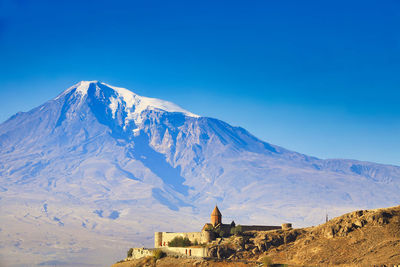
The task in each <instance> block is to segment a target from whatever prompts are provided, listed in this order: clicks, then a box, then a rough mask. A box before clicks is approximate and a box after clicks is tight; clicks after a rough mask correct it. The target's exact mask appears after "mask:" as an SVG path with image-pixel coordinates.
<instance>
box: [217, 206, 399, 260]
mask: <svg viewBox="0 0 400 267" xmlns="http://www.w3.org/2000/svg"><path fill="white" fill-rule="evenodd" d="M210 253H211V256H218V255H220V257H224V258H228V259H232V260H238V259H247V260H260V258H261V257H263V256H268V257H269V258H270V259H271V260H272V262H274V263H287V264H293V265H297V264H300V265H304V264H307V265H309V264H311V265H321V264H328V265H340V264H345V265H347V264H350V265H353V264H357V265H364V264H367V265H373V264H376V265H378V264H379V265H381V264H399V263H400V206H397V207H393V208H386V209H376V210H359V211H355V212H351V213H347V214H345V215H342V216H340V217H337V218H334V219H332V220H330V221H328V222H327V223H325V224H322V225H319V226H315V227H309V228H302V229H292V230H290V231H269V232H249V233H244V234H243V236H234V237H231V238H229V239H225V240H222V241H221V242H220V244H213V246H212V248H211V251H210Z"/></svg>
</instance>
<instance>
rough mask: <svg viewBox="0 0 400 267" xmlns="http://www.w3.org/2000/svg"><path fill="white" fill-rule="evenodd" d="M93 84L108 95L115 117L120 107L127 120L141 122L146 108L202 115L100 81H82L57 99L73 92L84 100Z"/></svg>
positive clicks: (191, 115) (187, 114)
mask: <svg viewBox="0 0 400 267" xmlns="http://www.w3.org/2000/svg"><path fill="white" fill-rule="evenodd" d="M91 85H94V86H95V92H96V93H95V94H96V95H97V96H99V95H103V96H107V97H106V100H107V101H106V102H108V103H109V104H108V107H109V108H110V109H111V112H112V114H113V117H114V116H115V114H116V112H117V109H118V107H124V110H125V112H126V113H127V120H131V119H133V120H135V122H139V123H140V122H141V116H140V114H141V113H142V112H143V111H145V110H162V111H166V112H179V113H183V114H184V115H186V116H188V117H194V118H198V117H200V116H199V115H196V114H193V113H191V112H189V111H187V110H185V109H183V108H181V107H180V106H178V105H176V104H174V103H172V102H169V101H165V100H161V99H158V98H150V97H144V96H140V95H138V94H135V93H134V92H132V91H130V90H128V89H126V88H122V87H116V86H112V85H109V84H106V83H103V82H99V81H81V82H79V83H77V84H75V85H73V86H71V87H70V88H68V89H67V90H65V91H64V92H63V93H61V94H60V95H59V96H57V98H56V100H57V99H59V98H60V97H62V96H66V95H68V94H69V93H71V92H73V93H74V94H79V95H80V99H81V101H83V100H84V99H85V97H87V95H88V92H89V88H90V87H91ZM101 91H103V94H101V93H100V92H101ZM105 91H107V93H105ZM104 93H105V94H104Z"/></svg>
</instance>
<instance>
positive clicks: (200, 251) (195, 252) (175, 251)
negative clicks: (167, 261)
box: [161, 247, 208, 258]
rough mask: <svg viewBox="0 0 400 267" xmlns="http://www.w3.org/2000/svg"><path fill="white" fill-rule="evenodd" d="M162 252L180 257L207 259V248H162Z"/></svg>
mask: <svg viewBox="0 0 400 267" xmlns="http://www.w3.org/2000/svg"><path fill="white" fill-rule="evenodd" d="M161 250H162V251H164V252H165V253H167V255H180V256H187V257H200V258H203V257H207V252H208V249H207V248H192V247H187V248H174V247H165V248H161Z"/></svg>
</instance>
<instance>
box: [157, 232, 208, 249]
mask: <svg viewBox="0 0 400 267" xmlns="http://www.w3.org/2000/svg"><path fill="white" fill-rule="evenodd" d="M178 236H179V237H183V238H185V237H187V238H188V239H189V240H190V242H192V243H195V242H196V241H197V243H207V242H210V239H211V238H210V233H209V232H207V231H203V232H187V233H171V232H155V233H154V247H155V248H160V247H168V242H171V241H172V239H174V238H175V237H178Z"/></svg>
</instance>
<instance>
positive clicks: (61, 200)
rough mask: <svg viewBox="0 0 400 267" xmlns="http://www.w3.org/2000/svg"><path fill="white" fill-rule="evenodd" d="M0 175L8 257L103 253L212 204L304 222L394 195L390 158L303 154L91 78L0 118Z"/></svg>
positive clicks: (387, 201)
mask: <svg viewBox="0 0 400 267" xmlns="http://www.w3.org/2000/svg"><path fill="white" fill-rule="evenodd" d="M0 182H1V183H0V186H1V187H0V216H1V218H0V219H1V221H2V222H4V225H2V226H1V228H2V231H0V240H1V241H0V246H1V247H2V249H1V250H0V259H1V258H2V257H3V258H5V259H6V260H7V261H8V260H9V258H12V257H14V256H15V257H17V258H18V255H21V253H22V254H25V253H28V254H27V255H29V256H30V257H32V258H34V259H36V260H37V261H38V262H40V261H42V260H60V259H61V260H62V259H63V258H65V261H66V262H72V261H73V260H74V259H75V258H76V259H77V260H79V259H81V257H82V255H85V257H86V258H87V259H88V262H96V261H93V259H92V258H90V257H93V258H95V259H97V257H98V256H97V255H98V251H99V250H101V251H104V254H103V253H102V254H101V255H104V257H106V256H107V257H109V258H108V260H109V262H112V261H113V260H114V259H117V258H120V257H121V255H120V254H117V253H120V251H121V249H120V250H119V251H118V250H117V249H118V247H120V248H125V247H129V246H132V243H134V244H136V245H141V244H143V245H151V244H152V232H153V231H155V230H158V229H160V230H164V231H174V230H175V231H177V230H180V231H182V230H187V231H192V230H198V229H199V228H200V227H201V226H202V224H203V223H204V222H205V221H208V217H209V212H210V211H211V210H210V209H211V208H212V206H213V205H214V204H215V203H216V202H218V205H219V206H220V207H221V208H222V210H221V211H222V214H223V216H224V217H223V219H224V220H226V221H228V220H233V219H234V220H235V221H236V222H237V223H242V224H244V223H254V224H277V223H281V222H283V221H290V222H293V223H294V224H295V225H310V224H315V223H319V222H320V221H321V220H322V219H323V218H324V216H325V212H326V210H329V213H330V214H332V215H338V214H340V213H342V212H347V211H349V210H353V209H357V208H375V207H379V206H392V205H395V204H396V203H398V202H399V199H400V197H399V196H398V190H399V185H400V168H399V167H397V166H389V165H382V164H375V163H369V162H359V161H355V160H340V159H336V160H321V159H317V158H315V157H309V156H306V155H303V154H300V153H296V152H293V151H289V150H286V149H284V148H282V147H278V146H275V145H272V144H269V143H266V142H263V141H261V140H259V139H257V138H256V137H254V136H253V135H251V134H250V133H248V132H247V131H246V130H244V129H243V128H240V127H233V126H231V125H229V124H227V123H224V122H222V121H220V120H217V119H212V118H206V117H201V116H198V115H195V114H193V113H190V112H188V111H185V110H183V109H182V108H180V107H179V106H177V105H175V104H172V103H170V102H167V101H163V100H159V99H152V98H147V97H142V96H139V95H137V94H135V93H133V92H131V91H129V90H126V89H123V88H117V87H113V86H109V85H107V84H104V83H100V82H95V81H93V82H80V83H78V84H77V85H74V86H72V87H70V88H68V89H67V90H65V91H64V92H62V93H61V94H60V95H59V96H57V97H56V98H55V99H53V100H50V101H48V102H46V103H45V104H43V105H41V106H39V107H37V108H35V109H33V110H31V111H29V112H25V113H17V114H16V115H14V116H13V117H11V118H10V119H9V120H7V121H6V122H4V123H2V124H1V125H0ZM28 229H35V233H32V232H31V231H29V230H28ZM46 229H53V230H51V231H47V230H46ZM21 236H23V237H21ZM15 240H19V241H18V242H15ZM37 242H39V243H41V244H42V245H41V246H37V245H36V244H37ZM10 244H11V246H10ZM126 244H130V245H128V246H127V245H126ZM65 251H68V253H67V254H65ZM122 251H123V249H122ZM91 253H92V255H91ZM107 253H108V254H107ZM6 255H11V256H6ZM89 258H90V261H89ZM20 260H22V259H20ZM11 261H12V262H14V260H12V259H11ZM0 262H1V261H0ZM97 262H102V261H97Z"/></svg>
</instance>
